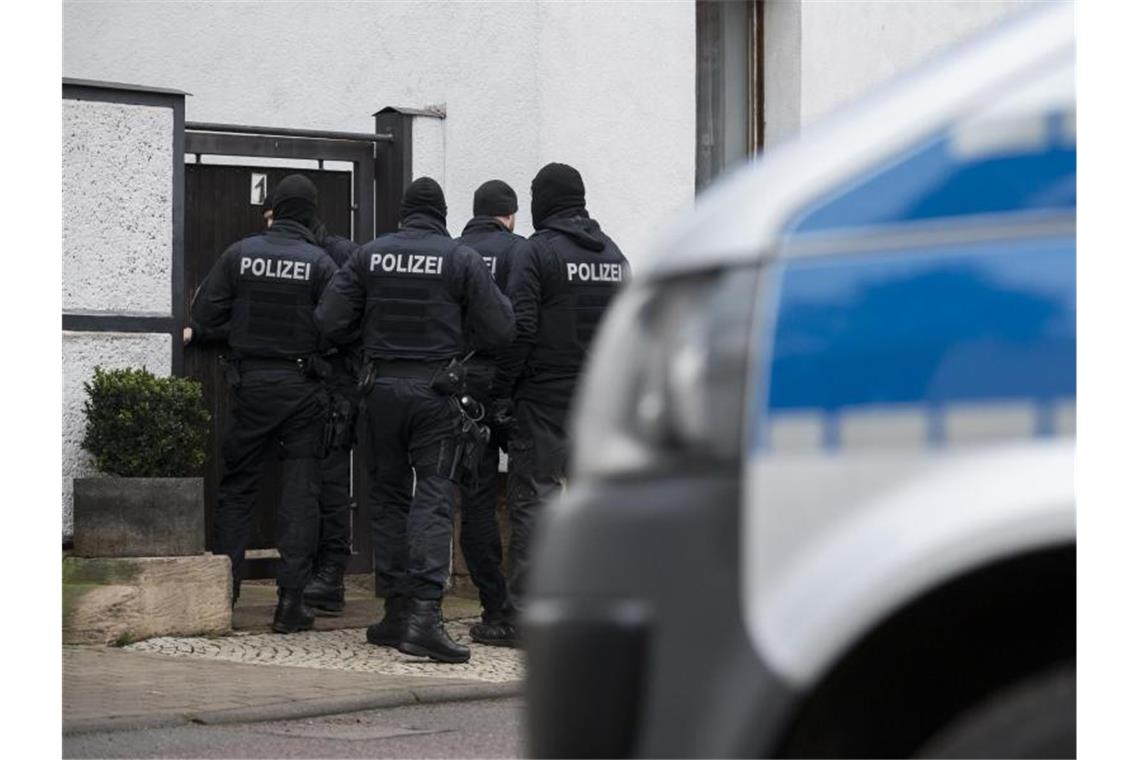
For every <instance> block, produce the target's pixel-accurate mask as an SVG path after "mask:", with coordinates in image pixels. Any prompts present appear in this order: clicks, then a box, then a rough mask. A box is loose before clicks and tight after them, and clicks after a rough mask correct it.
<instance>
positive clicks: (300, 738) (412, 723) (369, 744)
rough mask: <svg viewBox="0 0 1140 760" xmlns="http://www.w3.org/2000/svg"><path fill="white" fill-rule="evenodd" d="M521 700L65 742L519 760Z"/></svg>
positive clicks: (218, 753) (138, 753)
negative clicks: (517, 759) (514, 758)
mask: <svg viewBox="0 0 1140 760" xmlns="http://www.w3.org/2000/svg"><path fill="white" fill-rule="evenodd" d="M522 710H523V704H522V700H521V699H496V700H484V701H477V702H448V703H442V704H428V705H411V706H407V707H392V708H386V709H381V710H367V711H364V712H357V713H346V714H343V715H330V716H326V717H323V718H304V719H301V720H288V721H274V722H266V723H244V724H234V725H225V726H179V727H177V728H160V729H141V730H137V731H114V732H108V733H90V734H76V735H71V736H64V738H63V756H64V757H65V758H70V757H100V758H102V757H107V758H111V757H202V758H208V757H225V758H247V757H248V758H272V757H319V758H336V757H409V758H411V757H425V758H427V757H456V758H459V757H522V743H521V739H520V730H521V728H522Z"/></svg>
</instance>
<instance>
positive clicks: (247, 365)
mask: <svg viewBox="0 0 1140 760" xmlns="http://www.w3.org/2000/svg"><path fill="white" fill-rule="evenodd" d="M238 367H239V368H240V370H241V371H242V372H249V371H250V370H259V369H294V370H297V371H298V372H304V371H305V357H303V356H298V357H295V358H293V359H287V358H285V357H283V356H282V357H269V356H256V357H243V358H241V359H238Z"/></svg>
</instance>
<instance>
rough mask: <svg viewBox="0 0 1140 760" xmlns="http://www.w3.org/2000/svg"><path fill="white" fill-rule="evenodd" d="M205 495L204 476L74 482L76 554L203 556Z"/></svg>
mask: <svg viewBox="0 0 1140 760" xmlns="http://www.w3.org/2000/svg"><path fill="white" fill-rule="evenodd" d="M203 493H204V491H203V487H202V479H201V478H112V477H102V478H76V479H75V527H74V549H73V552H72V553H73V556H77V557H180V556H181V557H185V556H193V555H199V554H201V553H202V552H204V551H205V548H206V524H205V520H206V515H205V500H204V499H205V497H204V496H203Z"/></svg>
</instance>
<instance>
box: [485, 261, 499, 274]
mask: <svg viewBox="0 0 1140 760" xmlns="http://www.w3.org/2000/svg"><path fill="white" fill-rule="evenodd" d="M483 263H484V264H486V265H487V268H488V269H490V270H491V276H492V277H494V276H495V266H496V265H497V264H498V263H499V260H498V259H496V258H495V257H494V256H484V257H483Z"/></svg>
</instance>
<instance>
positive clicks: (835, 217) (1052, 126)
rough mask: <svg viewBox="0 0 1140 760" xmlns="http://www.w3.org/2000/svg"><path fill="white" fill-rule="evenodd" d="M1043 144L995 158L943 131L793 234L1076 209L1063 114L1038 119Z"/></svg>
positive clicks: (830, 199)
mask: <svg viewBox="0 0 1140 760" xmlns="http://www.w3.org/2000/svg"><path fill="white" fill-rule="evenodd" d="M1033 118H1035V119H1043V120H1044V127H1045V129H1044V132H1045V139H1044V140H1043V141H1041V142H1040V144H1037V143H1036V141H1030V142H1028V143H1027V144H1024V145H1020V146H1018V145H1009V146H1006V147H1005V149H1004V150H1002V151H1000V152H992V151H986V152H982V153H972V152H966V153H963V152H961V151H957V150H955V148H954V134H953V132H946V133H944V134H941V135H938V136H937V137H935V138H932V139H931V140H929V141H927V142H925V143H923V144H921V145H919V146H917V147H915V148H913V149H912V150H910V151H909V152H907V153H904V154H903V155H902V156H900V157H899V158H898V159H896V160H895V161H894V162H893V163H890V164H888V165H886V166H883V167H876V169H875V170H874V171H873V172H872V173H870V174H868V175H864V176H862V177H859V178H857V179H856V180H854V181H852V182H850V183H848V184H847V185H845V186H843V187H842V188H840V189H839V190H838V191H836V192H835V193H832V194H830V195H829V196H827V197H825V198H824V199H823V200H821V201H820V202H819V203H817V204H816V205H815V206H812V207H809V208H808V209H806V210H805V211H804V212H803V213H801V214H799V215H798V216H797V217H796V218H795V219H794V220H793V221H792V222H791V224H790V225H789V226H788V234H789V235H792V236H797V235H801V234H804V233H814V232H820V231H824V230H835V229H844V228H857V227H867V226H880V225H888V224H897V223H906V222H915V221H919V220H929V219H940V218H952V217H964V216H975V215H984V214H999V213H1009V212H1025V211H1047V210H1057V209H1074V208H1075V207H1076V195H1077V191H1076V166H1077V153H1076V145H1075V142H1074V140H1073V135H1072V133H1071V130H1070V129H1067V128H1066V125H1067V124H1068V123H1069V122H1068V121H1067V119H1068V118H1069V114H1068V113H1053V114H1045V115H1036V116H1034V117H1033Z"/></svg>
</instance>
